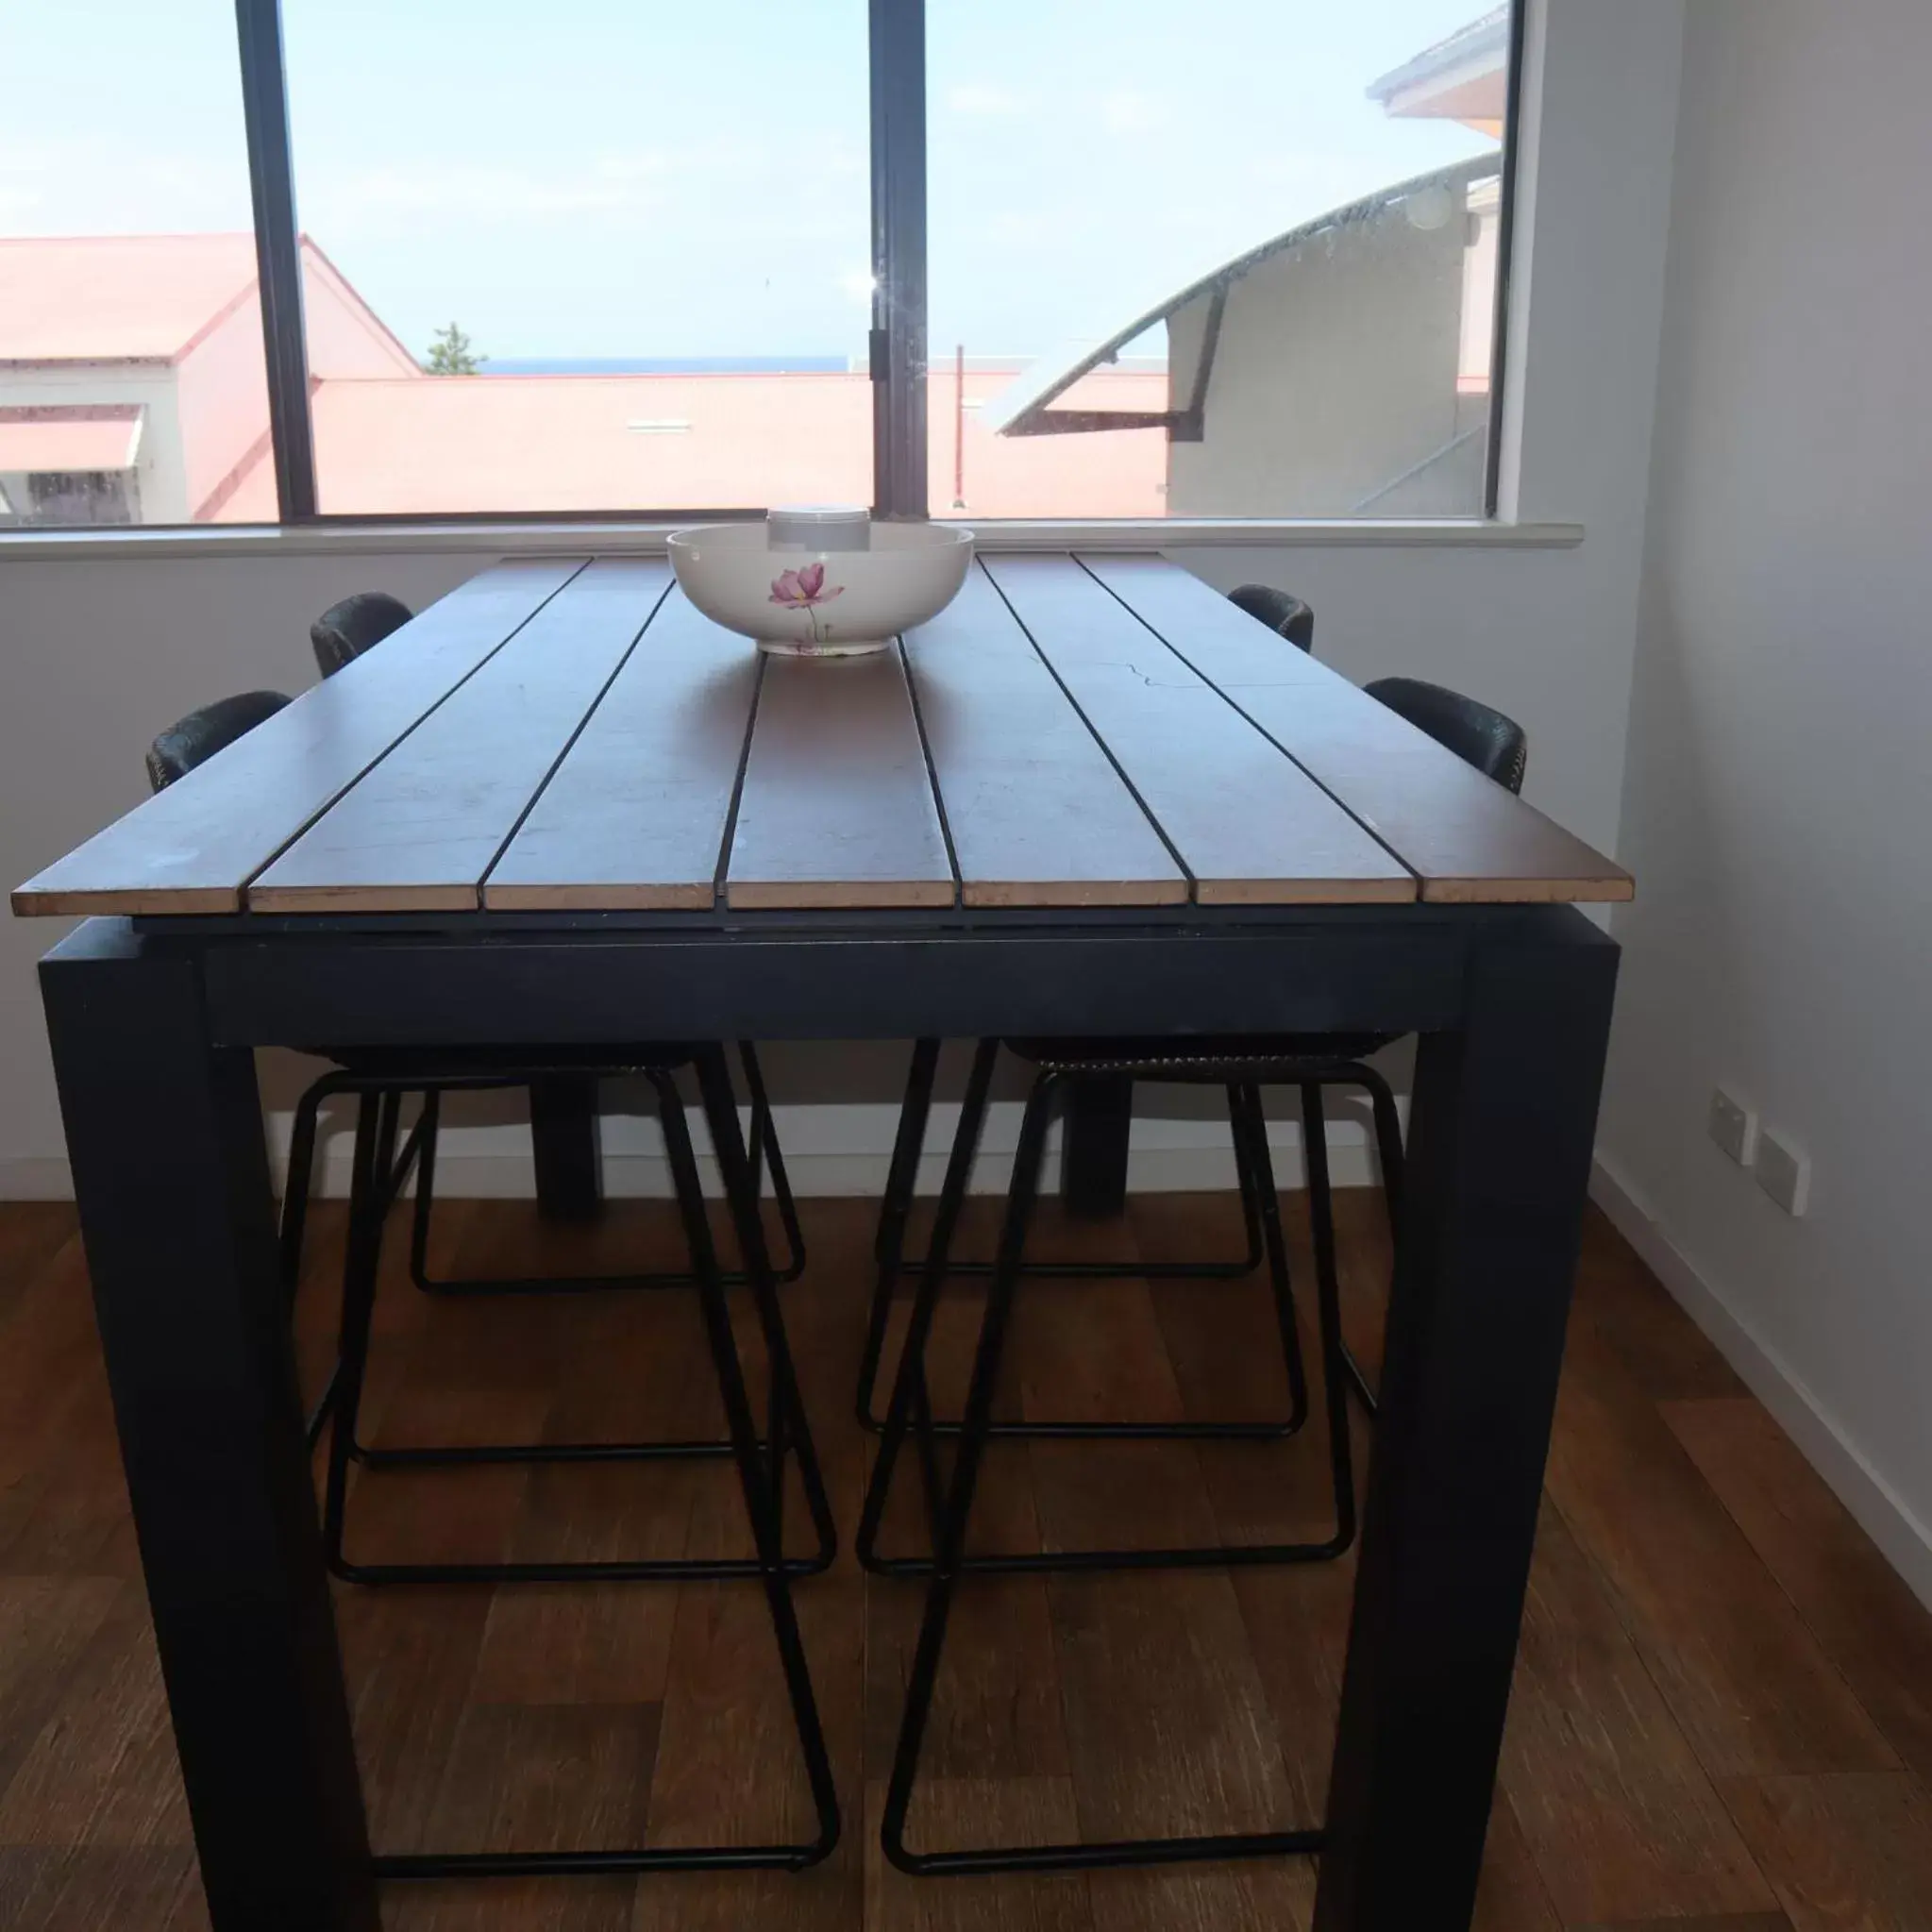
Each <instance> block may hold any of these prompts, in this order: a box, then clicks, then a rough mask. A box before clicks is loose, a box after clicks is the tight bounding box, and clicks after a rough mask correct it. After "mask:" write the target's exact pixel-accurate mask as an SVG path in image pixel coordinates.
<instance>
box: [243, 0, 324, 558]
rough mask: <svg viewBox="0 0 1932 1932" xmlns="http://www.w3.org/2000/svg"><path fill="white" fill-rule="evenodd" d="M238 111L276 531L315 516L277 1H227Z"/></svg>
mask: <svg viewBox="0 0 1932 1932" xmlns="http://www.w3.org/2000/svg"><path fill="white" fill-rule="evenodd" d="M235 25H236V32H237V38H238V40H239V42H240V47H241V56H242V107H243V112H244V117H245V119H246V123H247V129H248V178H249V182H250V185H251V189H252V193H253V196H254V203H255V260H256V264H257V274H258V277H259V279H260V288H261V332H262V339H263V344H264V347H265V350H266V354H267V363H268V424H269V434H270V437H271V439H272V440H273V443H274V445H275V480H276V492H277V497H278V498H279V500H280V504H281V520H282V521H283V522H284V523H306V522H308V521H310V520H311V519H312V518H313V516H314V515H315V444H314V432H313V428H312V425H311V419H310V414H309V348H308V343H307V340H306V338H305V335H304V331H303V323H302V244H301V234H300V230H299V229H298V228H297V227H296V226H295V176H294V163H293V161H292V160H291V157H290V152H289V89H288V76H287V75H286V73H285V71H284V68H283V63H282V23H281V0H235Z"/></svg>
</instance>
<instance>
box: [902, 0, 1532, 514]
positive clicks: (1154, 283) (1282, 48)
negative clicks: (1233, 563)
mask: <svg viewBox="0 0 1932 1932" xmlns="http://www.w3.org/2000/svg"><path fill="white" fill-rule="evenodd" d="M1472 16H1473V17H1472ZM927 21H928V30H927V76H928V120H929V129H930V132H929V140H930V144H931V157H932V159H931V214H930V227H931V236H932V242H931V249H932V260H931V271H930V272H931V281H932V311H931V314H932V324H931V340H932V371H931V377H930V395H931V406H932V505H933V510H934V512H935V514H945V513H947V509H946V507H947V506H948V505H951V506H953V509H954V511H955V512H957V513H963V514H966V515H968V516H974V517H999V516H1223V517H1234V516H1356V515H1359V516H1455V515H1470V516H1473V515H1480V514H1481V513H1482V510H1483V502H1484V483H1485V473H1486V467H1487V445H1488V438H1487V424H1488V413H1489V346H1490V342H1491V339H1492V335H1493V321H1494V310H1495V298H1496V238H1497V229H1498V224H1499V218H1500V210H1501V194H1500V170H1501V143H1502V134H1503V117H1504V100H1505V95H1506V88H1507V79H1508V61H1509V10H1508V8H1506V7H1498V8H1492V9H1491V10H1489V11H1487V12H1484V13H1481V14H1477V13H1476V8H1475V4H1474V0H1359V4H1357V5H1355V6H1352V7H1337V6H1336V5H1335V4H1334V0H1204V4H1202V5H1200V6H1195V7H1175V6H1173V5H1171V4H1170V0H1160V4H1153V0H1110V4H1109V5H1108V6H1107V7H1106V8H1104V9H1096V8H1094V7H1093V6H1091V5H1089V4H1084V0H929V5H928V8H927Z"/></svg>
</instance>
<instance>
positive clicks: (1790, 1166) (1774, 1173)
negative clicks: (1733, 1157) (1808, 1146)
mask: <svg viewBox="0 0 1932 1932" xmlns="http://www.w3.org/2000/svg"><path fill="white" fill-rule="evenodd" d="M1757 1184H1758V1185H1759V1186H1760V1187H1762V1188H1763V1189H1764V1191H1765V1192H1766V1193H1767V1194H1768V1195H1770V1196H1771V1198H1772V1200H1773V1201H1776V1202H1777V1204H1778V1205H1779V1206H1780V1207H1781V1208H1783V1209H1784V1211H1785V1212H1786V1213H1787V1214H1788V1215H1792V1216H1797V1215H1801V1214H1803V1213H1804V1212H1805V1209H1806V1206H1807V1205H1808V1203H1809V1201H1810V1200H1811V1161H1810V1158H1809V1156H1808V1155H1806V1154H1802V1153H1800V1152H1799V1151H1798V1150H1797V1149H1796V1148H1794V1147H1791V1146H1789V1145H1788V1144H1787V1143H1786V1142H1784V1141H1782V1140H1780V1139H1778V1137H1777V1136H1776V1135H1775V1134H1772V1133H1770V1132H1767V1133H1766V1134H1764V1136H1763V1138H1762V1139H1761V1141H1760V1142H1759V1145H1758V1150H1757Z"/></svg>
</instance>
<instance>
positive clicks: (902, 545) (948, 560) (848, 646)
mask: <svg viewBox="0 0 1932 1932" xmlns="http://www.w3.org/2000/svg"><path fill="white" fill-rule="evenodd" d="M669 545H670V552H671V568H672V569H673V570H675V571H676V572H677V573H678V581H679V582H680V584H681V585H682V586H683V587H684V595H685V596H688V597H689V598H690V599H691V601H692V602H693V603H694V604H696V605H697V608H698V609H699V610H700V611H702V612H703V613H704V614H705V615H706V616H707V617H709V618H711V619H712V621H713V622H714V623H716V624H722V625H724V626H725V628H726V629H727V630H739V631H742V632H743V633H744V634H745V635H746V636H747V637H755V638H756V639H757V640H758V647H759V649H760V650H766V651H772V652H775V653H778V654H780V655H782V656H786V657H857V656H860V655H861V654H863V653H864V652H866V651H874V650H883V649H884V648H885V647H886V646H887V645H888V644H890V643H891V642H892V639H893V637H894V636H895V635H896V634H897V633H898V632H899V631H901V630H911V629H912V628H913V626H914V625H916V624H923V623H925V621H926V620H927V619H928V618H929V617H936V616H937V615H938V614H939V613H940V612H941V611H943V610H945V608H946V607H947V605H948V604H949V603H950V602H951V601H952V600H953V598H954V597H956V596H958V595H959V587H960V585H961V584H963V583H964V582H965V581H966V567H967V565H968V564H970V563H972V561H973V533H972V531H971V530H966V529H955V528H953V527H952V526H950V525H941V524H936V523H875V524H874V525H873V526H872V545H871V547H870V548H869V549H865V550H808V549H802V548H793V547H791V546H785V547H782V548H779V549H774V548H772V547H771V546H770V543H769V540H768V539H767V537H766V535H765V529H764V525H763V524H762V523H717V524H707V525H704V526H702V527H701V528H699V529H685V530H674V531H673V532H672V533H671V536H670V539H669Z"/></svg>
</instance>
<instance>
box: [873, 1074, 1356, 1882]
mask: <svg viewBox="0 0 1932 1932" xmlns="http://www.w3.org/2000/svg"><path fill="white" fill-rule="evenodd" d="M1053 1078H1054V1076H1053V1075H1052V1074H1050V1073H1046V1074H1043V1075H1042V1076H1041V1078H1040V1080H1039V1081H1038V1082H1037V1083H1036V1084H1035V1085H1034V1089H1033V1098H1032V1099H1031V1100H1029V1102H1028V1108H1027V1114H1026V1117H1025V1119H1024V1121H1023V1123H1022V1125H1021V1129H1020V1149H1019V1152H1018V1153H1017V1154H1016V1156H1015V1161H1014V1176H1013V1184H1012V1190H1011V1193H1010V1195H1009V1197H1008V1204H1007V1215H1006V1222H1005V1226H1004V1228H1003V1230H1002V1233H1001V1237H1000V1262H999V1268H998V1271H997V1272H996V1273H995V1275H994V1278H993V1285H992V1287H991V1289H990V1290H989V1292H988V1295H987V1302H986V1312H985V1317H984V1319H983V1323H982V1326H981V1330H980V1344H979V1350H978V1352H977V1353H976V1355H975V1357H974V1362H973V1376H972V1384H971V1387H970V1390H969V1392H968V1394H967V1397H966V1412H965V1416H964V1418H963V1420H962V1428H961V1434H960V1438H959V1453H958V1457H957V1460H956V1461H955V1463H954V1466H953V1478H952V1486H951V1490H950V1493H949V1497H948V1499H947V1504H946V1507H945V1510H944V1512H943V1514H942V1516H941V1518H940V1522H939V1526H938V1534H937V1536H936V1537H935V1541H934V1561H933V1563H932V1582H931V1584H930V1586H929V1588H928V1590H927V1596H926V1609H925V1616H924V1618H923V1620H922V1621H921V1624H920V1628H919V1638H918V1645H917V1648H916V1652H915V1654H914V1658H913V1668H912V1672H911V1675H910V1678H909V1680H908V1683H907V1687H906V1705H905V1711H904V1715H903V1717H902V1719H901V1721H900V1724H899V1740H898V1746H897V1749H896V1751H895V1753H894V1757H893V1768H892V1778H891V1782H890V1784H889V1785H888V1787H887V1790H886V1799H885V1812H884V1819H883V1823H882V1828H881V1834H880V1836H881V1842H882V1846H883V1849H884V1852H885V1856H886V1857H887V1858H889V1859H890V1860H891V1861H892V1863H893V1864H894V1865H895V1866H897V1867H898V1868H899V1870H900V1871H902V1872H907V1873H913V1874H914V1875H916V1876H939V1875H945V1874H955V1873H985V1872H1055V1871H1085V1870H1094V1869H1100V1868H1106V1867H1118V1866H1130V1865H1151V1864H1177V1863H1181V1862H1184V1861H1188V1860H1204V1859H1232V1858H1248V1857H1279V1856H1288V1855H1300V1856H1305V1855H1309V1854H1312V1853H1315V1852H1318V1851H1319V1849H1320V1847H1321V1841H1322V1835H1321V1833H1320V1832H1319V1830H1294V1831H1276V1832H1239V1833H1222V1834H1218V1835H1214V1836H1197V1837H1183V1838H1157V1839H1127V1840H1113V1841H1110V1842H1104V1843H1097V1844H1049V1845H1024V1846H1019V1845H1012V1846H981V1847H976V1848H973V1849H962V1850H954V1851H940V1852H915V1851H913V1850H911V1849H910V1848H909V1847H908V1846H907V1844H906V1841H905V1827H906V1819H907V1815H908V1813H909V1811H910V1809H911V1806H912V1800H913V1793H914V1789H915V1786H916V1780H917V1776H918V1760H919V1753H920V1748H921V1746H922V1744H923V1741H924V1737H925V1728H926V1723H927V1721H928V1718H929V1717H930V1715H931V1711H932V1695H933V1690H934V1688H935V1686H936V1684H937V1681H938V1673H939V1665H940V1660H941V1656H942V1654H943V1652H944V1648H945V1642H946V1629H947V1622H948V1619H949V1614H950V1610H951V1605H952V1599H953V1596H954V1594H955V1592H956V1591H957V1589H958V1587H959V1584H960V1581H961V1579H962V1577H964V1576H966V1575H968V1574H970V1573H972V1572H973V1571H975V1570H977V1569H979V1568H982V1567H983V1565H981V1564H979V1563H977V1562H974V1561H971V1560H968V1559H967V1558H966V1555H965V1554H964V1552H965V1547H966V1526H967V1521H968V1519H969V1517H970V1515H971V1510H972V1503H973V1495H974V1490H975V1486H976V1483H977V1479H978V1472H979V1466H980V1462H981V1459H982V1457H983V1454H984V1453H985V1449H986V1445H987V1443H988V1441H989V1440H990V1439H991V1435H992V1431H991V1428H990V1426H989V1424H990V1420H991V1413H992V1402H993V1397H994V1392H995V1390H996V1389H997V1387H998V1385H999V1376H1000V1354H1001V1351H1002V1349H1003V1347H1004V1342H1005V1335H1006V1327H1007V1323H1008V1319H1009V1318H1010V1315H1011V1311H1012V1306H1013V1302H1014V1297H1015V1294H1016V1290H1017V1287H1018V1285H1019V1282H1020V1280H1021V1279H1022V1268H1021V1257H1022V1255H1023V1252H1024V1245H1025V1240H1026V1230H1027V1224H1028V1221H1029V1220H1030V1218H1031V1217H1032V1213H1033V1201H1034V1199H1035V1196H1036V1194H1037V1189H1038V1178H1039V1167H1040V1160H1041V1155H1042V1153H1043V1152H1044V1147H1045V1114H1046V1108H1045V1104H1044V1103H1045V1100H1046V1098H1047V1093H1048V1090H1049V1089H1050V1085H1051V1083H1052V1080H1053ZM1235 1112H1236V1116H1237V1117H1236V1120H1235V1131H1236V1133H1237V1134H1240V1135H1241V1136H1243V1138H1244V1139H1245V1140H1246V1141H1247V1143H1248V1146H1247V1157H1248V1158H1249V1159H1250V1160H1251V1161H1252V1164H1253V1172H1254V1177H1255V1180H1256V1182H1257V1184H1261V1183H1263V1182H1266V1183H1268V1194H1265V1195H1264V1196H1263V1197H1262V1201H1261V1223H1262V1230H1263V1234H1264V1238H1265V1240H1266V1241H1267V1242H1268V1249H1269V1260H1270V1263H1271V1264H1272V1265H1273V1266H1274V1268H1276V1270H1277V1271H1278V1272H1279V1274H1280V1275H1281V1277H1282V1278H1283V1279H1285V1266H1286V1265H1285V1250H1284V1248H1283V1244H1282V1243H1281V1240H1280V1219H1279V1213H1278V1211H1277V1212H1276V1213H1275V1214H1274V1215H1273V1216H1272V1217H1270V1215H1269V1200H1270V1197H1271V1193H1272V1185H1271V1177H1270V1176H1269V1175H1268V1170H1267V1166H1266V1162H1267V1154H1266V1143H1265V1140H1264V1141H1263V1144H1262V1146H1261V1147H1260V1148H1258V1149H1257V1148H1256V1147H1255V1146H1254V1145H1253V1140H1254V1134H1255V1131H1256V1128H1257V1125H1258V1116H1259V1112H1260V1106H1259V1098H1258V1096H1256V1095H1254V1094H1253V1093H1252V1090H1244V1091H1243V1092H1242V1093H1241V1094H1240V1096H1239V1097H1238V1100H1237V1102H1236V1107H1235ZM1291 1313H1292V1311H1291ZM921 1339H922V1340H923V1337H921ZM910 1347H911V1343H910V1341H909V1342H908V1348H909V1349H910ZM914 1367H915V1365H914V1364H913V1363H912V1362H907V1363H905V1364H902V1366H901V1370H900V1376H899V1383H898V1384H897V1385H896V1386H895V1390H894V1398H895V1409H897V1408H898V1406H899V1397H900V1393H901V1391H902V1390H904V1389H905V1388H907V1387H908V1386H910V1383H911V1377H912V1372H913V1369H914ZM1332 1406H1339V1403H1338V1401H1337V1400H1332ZM1349 1527H1350V1528H1351V1530H1352V1524H1351V1525H1350V1526H1349ZM1055 1567H1062V1566H1059V1565H1056V1566H1055Z"/></svg>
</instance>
